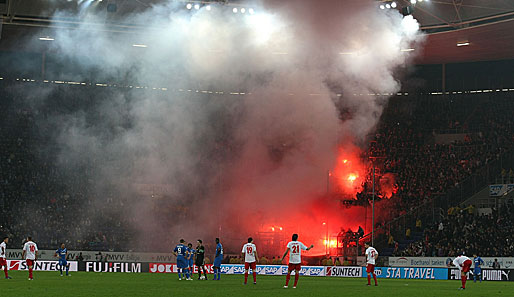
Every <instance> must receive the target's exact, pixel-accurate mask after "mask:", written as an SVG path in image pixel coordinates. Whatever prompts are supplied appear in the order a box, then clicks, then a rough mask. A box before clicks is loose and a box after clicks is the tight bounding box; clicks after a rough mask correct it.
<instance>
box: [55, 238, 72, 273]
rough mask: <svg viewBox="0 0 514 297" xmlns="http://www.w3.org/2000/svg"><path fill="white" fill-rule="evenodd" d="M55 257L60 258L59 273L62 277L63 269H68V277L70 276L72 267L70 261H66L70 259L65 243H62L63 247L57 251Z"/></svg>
mask: <svg viewBox="0 0 514 297" xmlns="http://www.w3.org/2000/svg"><path fill="white" fill-rule="evenodd" d="M54 257H59V272H60V273H61V276H62V268H63V267H66V276H70V273H69V271H70V265H69V264H68V261H66V259H67V258H68V249H66V246H65V245H64V243H61V247H60V248H58V249H57V250H56V251H55V255H54Z"/></svg>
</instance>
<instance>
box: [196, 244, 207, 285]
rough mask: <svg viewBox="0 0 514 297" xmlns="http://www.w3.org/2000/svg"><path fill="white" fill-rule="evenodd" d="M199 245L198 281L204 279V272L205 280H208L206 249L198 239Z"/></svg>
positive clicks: (197, 256) (197, 260)
mask: <svg viewBox="0 0 514 297" xmlns="http://www.w3.org/2000/svg"><path fill="white" fill-rule="evenodd" d="M197 243H198V245H197V246H196V261H195V265H196V267H198V279H199V280H200V279H202V270H203V275H204V276H203V279H205V280H207V269H205V247H204V246H203V245H202V240H201V239H198V241H197Z"/></svg>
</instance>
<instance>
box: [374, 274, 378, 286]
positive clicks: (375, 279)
mask: <svg viewBox="0 0 514 297" xmlns="http://www.w3.org/2000/svg"><path fill="white" fill-rule="evenodd" d="M373 280H374V281H375V286H376V285H378V283H377V276H376V275H375V274H374V273H373Z"/></svg>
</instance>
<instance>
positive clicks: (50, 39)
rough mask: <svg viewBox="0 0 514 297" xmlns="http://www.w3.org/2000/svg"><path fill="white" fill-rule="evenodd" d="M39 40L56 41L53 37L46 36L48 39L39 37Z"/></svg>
mask: <svg viewBox="0 0 514 297" xmlns="http://www.w3.org/2000/svg"><path fill="white" fill-rule="evenodd" d="M39 40H45V41H54V40H55V39H53V38H52V37H50V36H46V37H39Z"/></svg>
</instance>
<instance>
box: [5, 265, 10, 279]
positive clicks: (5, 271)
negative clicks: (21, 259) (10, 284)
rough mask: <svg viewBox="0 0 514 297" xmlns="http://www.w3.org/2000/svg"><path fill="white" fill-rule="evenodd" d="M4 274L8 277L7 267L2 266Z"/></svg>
mask: <svg viewBox="0 0 514 297" xmlns="http://www.w3.org/2000/svg"><path fill="white" fill-rule="evenodd" d="M4 274H5V277H9V275H8V274H7V265H4Z"/></svg>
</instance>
